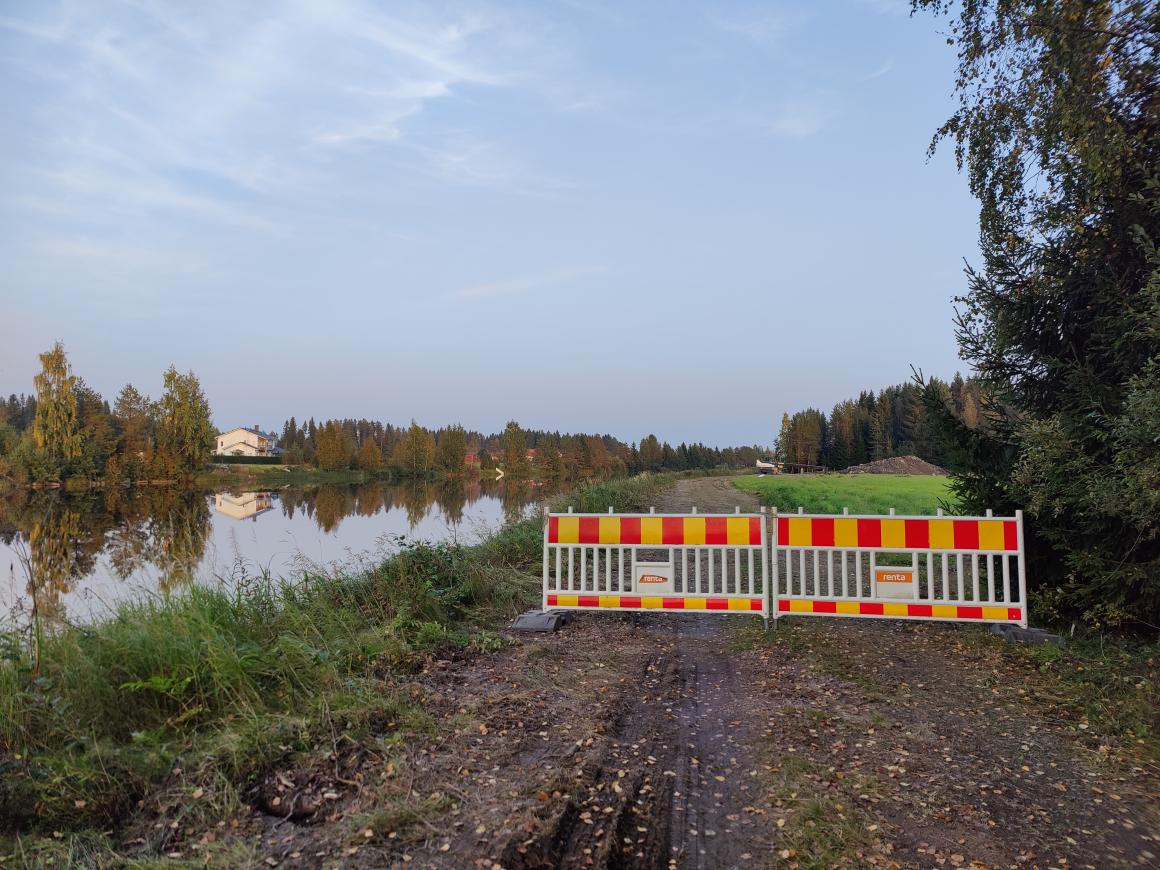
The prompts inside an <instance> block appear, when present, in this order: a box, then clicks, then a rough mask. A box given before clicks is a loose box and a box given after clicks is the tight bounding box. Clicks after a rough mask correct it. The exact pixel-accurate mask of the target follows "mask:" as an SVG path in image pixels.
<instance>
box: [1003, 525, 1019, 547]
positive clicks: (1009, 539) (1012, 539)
mask: <svg viewBox="0 0 1160 870" xmlns="http://www.w3.org/2000/svg"><path fill="white" fill-rule="evenodd" d="M1003 549H1004V550H1015V551H1018V549H1019V524H1018V523H1003Z"/></svg>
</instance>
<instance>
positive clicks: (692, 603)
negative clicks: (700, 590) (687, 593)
mask: <svg viewBox="0 0 1160 870" xmlns="http://www.w3.org/2000/svg"><path fill="white" fill-rule="evenodd" d="M708 609H709V602H708V601H707V600H706V599H704V598H686V599H685V610H708Z"/></svg>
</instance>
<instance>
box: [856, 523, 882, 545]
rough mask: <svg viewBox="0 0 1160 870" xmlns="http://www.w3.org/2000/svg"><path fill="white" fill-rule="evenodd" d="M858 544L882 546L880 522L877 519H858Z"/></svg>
mask: <svg viewBox="0 0 1160 870" xmlns="http://www.w3.org/2000/svg"><path fill="white" fill-rule="evenodd" d="M858 546H859V547H881V546H882V524H881V523H880V522H878V520H858Z"/></svg>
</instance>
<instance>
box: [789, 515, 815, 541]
mask: <svg viewBox="0 0 1160 870" xmlns="http://www.w3.org/2000/svg"><path fill="white" fill-rule="evenodd" d="M813 540H814V537H813V521H812V520H809V519H805V518H802V517H790V518H789V540H788V541H786V543H787V544H789V545H790V546H793V547H808V546H809V545H810V544H812V543H813Z"/></svg>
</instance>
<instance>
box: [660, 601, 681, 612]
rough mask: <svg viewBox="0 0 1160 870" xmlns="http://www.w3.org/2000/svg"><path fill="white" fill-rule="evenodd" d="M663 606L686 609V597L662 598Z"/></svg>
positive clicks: (671, 608) (670, 608)
mask: <svg viewBox="0 0 1160 870" xmlns="http://www.w3.org/2000/svg"><path fill="white" fill-rule="evenodd" d="M661 607H663V608H664V609H665V610H684V609H685V599H684V598H662V599H661Z"/></svg>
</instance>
